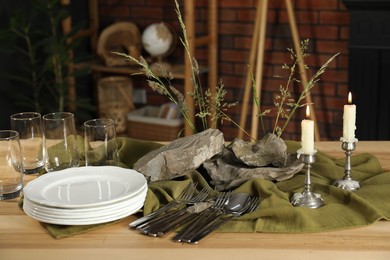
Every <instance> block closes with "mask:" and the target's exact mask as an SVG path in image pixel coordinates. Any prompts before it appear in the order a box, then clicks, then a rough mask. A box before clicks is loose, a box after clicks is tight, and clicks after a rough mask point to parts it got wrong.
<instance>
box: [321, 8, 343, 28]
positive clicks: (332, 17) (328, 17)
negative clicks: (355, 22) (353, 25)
mask: <svg viewBox="0 0 390 260" xmlns="http://www.w3.org/2000/svg"><path fill="white" fill-rule="evenodd" d="M320 23H321V24H335V25H339V26H340V25H348V24H349V15H348V12H335V11H328V12H326V11H321V12H320Z"/></svg>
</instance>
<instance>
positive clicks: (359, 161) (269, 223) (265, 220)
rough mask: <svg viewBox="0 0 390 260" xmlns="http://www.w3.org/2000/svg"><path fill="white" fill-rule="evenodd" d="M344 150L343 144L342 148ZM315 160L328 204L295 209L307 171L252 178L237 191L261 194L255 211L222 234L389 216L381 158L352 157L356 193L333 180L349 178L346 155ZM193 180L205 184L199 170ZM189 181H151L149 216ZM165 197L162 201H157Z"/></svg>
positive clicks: (388, 184) (352, 223) (388, 185)
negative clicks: (285, 176) (357, 186)
mask: <svg viewBox="0 0 390 260" xmlns="http://www.w3.org/2000/svg"><path fill="white" fill-rule="evenodd" d="M286 143H287V145H288V149H289V151H296V150H298V148H299V146H300V145H299V143H298V142H292V141H286ZM340 149H341V148H340ZM316 159H317V160H316V162H315V163H314V164H313V168H312V174H311V181H312V191H313V192H315V193H319V194H321V196H322V198H323V199H324V201H325V205H324V206H323V207H321V208H318V209H308V208H303V207H294V206H292V205H291V203H290V198H291V197H292V195H293V194H294V193H296V192H302V191H303V189H304V179H305V172H304V171H302V172H301V173H298V174H297V175H296V176H294V177H293V178H291V179H289V180H286V181H282V182H277V183H274V182H271V181H267V180H263V179H251V180H249V181H247V182H245V183H244V184H242V185H241V186H239V187H237V188H236V189H235V190H234V192H248V193H250V194H252V195H258V196H260V197H261V198H262V200H261V203H260V207H259V209H257V210H256V211H254V212H252V213H250V214H247V215H245V216H242V217H240V218H238V219H237V220H234V221H230V222H228V223H227V224H226V225H224V226H223V227H221V228H220V229H219V231H222V232H274V233H300V232H321V231H331V230H338V229H346V228H353V227H360V226H366V225H369V224H372V223H374V222H376V221H378V220H380V219H384V220H389V219H390V200H388V199H387V198H389V197H390V172H383V169H382V167H381V166H380V163H379V161H378V160H377V159H376V158H375V157H374V156H372V155H370V154H359V155H355V156H352V158H351V163H352V176H353V178H354V179H356V180H359V181H360V182H361V188H360V189H359V190H358V191H356V192H349V191H345V190H342V189H339V188H337V187H335V186H333V185H332V183H333V182H334V181H335V180H337V179H339V178H341V177H342V176H344V163H345V158H340V159H335V158H332V157H330V156H329V155H327V154H325V153H322V152H321V151H319V152H318V153H317V156H316ZM186 177H187V178H186V179H185V180H184V179H183V180H182V181H181V182H187V181H189V180H192V181H198V182H200V183H204V178H203V176H202V175H201V174H200V173H199V172H196V171H192V172H190V173H188V175H187V176H186ZM184 187H185V185H184V183H181V185H178V181H168V182H160V183H159V182H156V183H151V184H150V190H151V192H150V194H148V197H147V200H146V202H145V206H144V214H148V213H150V212H151V211H154V210H155V209H157V208H158V206H159V203H160V202H161V201H165V200H169V199H167V196H166V194H171V196H172V197H175V196H177V194H179V193H180V191H181V190H182V189H184ZM157 198H160V199H157Z"/></svg>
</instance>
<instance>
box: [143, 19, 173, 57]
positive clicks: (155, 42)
mask: <svg viewBox="0 0 390 260" xmlns="http://www.w3.org/2000/svg"><path fill="white" fill-rule="evenodd" d="M141 41H142V46H143V47H144V49H145V50H146V51H147V52H148V53H149V54H150V55H151V56H152V57H159V58H161V57H163V56H166V55H167V54H169V52H170V50H171V49H172V46H173V42H174V41H173V35H172V32H171V30H170V29H169V28H168V26H167V25H166V24H165V23H163V22H161V23H154V24H151V25H149V26H148V27H146V28H145V30H144V31H143V33H142V38H141Z"/></svg>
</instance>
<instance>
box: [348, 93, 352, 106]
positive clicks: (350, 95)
mask: <svg viewBox="0 0 390 260" xmlns="http://www.w3.org/2000/svg"><path fill="white" fill-rule="evenodd" d="M348 104H352V94H351V92H349V93H348Z"/></svg>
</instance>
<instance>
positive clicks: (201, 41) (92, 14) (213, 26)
mask: <svg viewBox="0 0 390 260" xmlns="http://www.w3.org/2000/svg"><path fill="white" fill-rule="evenodd" d="M70 2H71V0H61V3H62V4H64V5H69V4H70ZM207 4H208V32H207V35H204V36H197V35H196V26H195V21H196V19H195V11H196V10H195V9H196V6H195V0H185V1H183V7H184V15H183V16H184V23H185V26H186V31H187V37H188V43H189V47H190V53H191V56H193V55H194V53H195V51H196V48H197V47H199V46H207V49H208V61H207V68H201V70H200V73H206V72H207V73H208V87H209V88H210V90H211V93H212V94H215V93H216V86H217V74H218V70H217V52H218V47H217V27H218V26H217V25H218V18H217V15H218V5H217V0H208V3H207ZM98 7H99V3H98V0H89V24H90V28H88V29H86V30H84V31H82V32H80V33H79V34H78V35H77V37H91V48H92V50H93V51H96V45H97V38H98V24H99V11H98ZM63 29H64V32H65V33H66V32H69V31H70V29H71V17H68V18H67V19H66V20H64V23H63ZM184 56H185V57H184V60H185V63H184V65H181V66H174V67H172V73H173V75H174V77H175V78H176V79H182V80H183V81H184V93H188V92H192V91H193V84H192V76H191V74H192V71H191V63H190V62H191V61H190V60H189V59H188V57H187V54H184ZM84 65H87V66H90V68H91V70H92V76H93V79H94V82H97V80H98V79H99V77H100V75H101V74H102V73H107V74H113V75H115V74H125V75H131V74H133V73H135V72H139V70H138V69H137V68H134V67H130V66H129V67H107V66H105V65H104V64H103V63H99V62H90V63H86V64H83V66H84ZM69 69H70V70H74V69H75V65H73V64H71V65H70V66H69ZM69 93H70V94H71V97H72V96H73V97H75V96H76V95H75V93H76V91H75V82H74V79H73V81H72V79H70V80H69ZM187 96H188V95H187ZM185 101H186V103H187V105H188V107H189V109H190V110H191V112H190V115H191V119H192V121H195V105H194V101H193V100H192V98H190V97H186V100H185ZM184 134H185V135H191V134H193V131H192V129H191V128H190V127H189V125H188V124H187V123H186V124H185V131H184Z"/></svg>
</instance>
